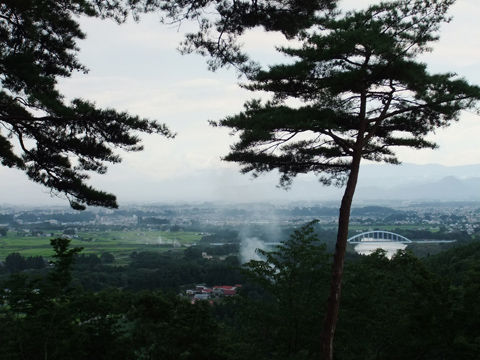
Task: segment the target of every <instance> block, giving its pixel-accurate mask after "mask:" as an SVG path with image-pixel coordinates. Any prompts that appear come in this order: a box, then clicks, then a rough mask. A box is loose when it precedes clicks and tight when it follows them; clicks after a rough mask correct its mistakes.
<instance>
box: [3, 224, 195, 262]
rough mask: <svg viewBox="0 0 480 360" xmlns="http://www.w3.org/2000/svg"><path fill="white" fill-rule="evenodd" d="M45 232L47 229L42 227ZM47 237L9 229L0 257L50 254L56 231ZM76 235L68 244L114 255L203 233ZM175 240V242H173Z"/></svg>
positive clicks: (183, 242) (170, 245)
mask: <svg viewBox="0 0 480 360" xmlns="http://www.w3.org/2000/svg"><path fill="white" fill-rule="evenodd" d="M45 232H46V233H48V231H45ZM51 233H52V234H53V235H52V236H49V237H36V236H22V235H18V234H16V233H15V232H8V233H7V236H5V237H1V238H0V260H4V259H5V257H6V256H7V255H8V254H10V253H12V252H18V253H20V254H22V255H23V256H26V257H27V256H33V255H41V256H43V257H46V258H49V257H50V256H51V255H52V254H53V252H52V248H51V246H50V239H52V238H55V237H60V236H61V235H62V234H61V233H59V232H58V231H56V232H55V231H52V232H51ZM77 236H78V238H72V242H71V246H72V247H73V246H79V247H80V246H81V247H83V248H84V249H83V251H82V253H85V254H90V253H93V254H97V255H100V254H101V253H103V252H105V251H108V252H110V253H113V254H114V255H115V257H116V258H121V257H128V255H130V253H131V252H132V251H137V252H139V251H147V250H149V251H166V250H173V249H178V248H185V246H189V245H192V244H194V243H197V242H199V241H200V239H201V238H202V236H203V235H201V234H197V233H194V232H166V231H145V232H141V231H107V232H99V231H87V232H79V233H78V234H77ZM174 244H175V245H174Z"/></svg>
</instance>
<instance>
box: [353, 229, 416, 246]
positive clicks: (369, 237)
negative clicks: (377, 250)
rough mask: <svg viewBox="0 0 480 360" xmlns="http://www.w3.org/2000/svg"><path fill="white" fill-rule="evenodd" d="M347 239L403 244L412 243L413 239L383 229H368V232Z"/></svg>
mask: <svg viewBox="0 0 480 360" xmlns="http://www.w3.org/2000/svg"><path fill="white" fill-rule="evenodd" d="M347 241H348V242H349V243H350V244H360V243H376V242H393V243H403V244H410V243H412V240H410V239H407V238H406V237H405V236H402V235H398V234H395V233H393V232H390V231H383V230H374V231H367V232H364V233H361V234H358V235H355V236H352V237H351V238H350V239H348V240H347Z"/></svg>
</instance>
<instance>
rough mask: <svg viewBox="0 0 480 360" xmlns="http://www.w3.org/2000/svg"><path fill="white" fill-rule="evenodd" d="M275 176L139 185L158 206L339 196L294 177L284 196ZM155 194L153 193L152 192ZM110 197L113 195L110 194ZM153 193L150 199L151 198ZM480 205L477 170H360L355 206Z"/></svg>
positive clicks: (212, 174) (229, 172) (226, 173)
mask: <svg viewBox="0 0 480 360" xmlns="http://www.w3.org/2000/svg"><path fill="white" fill-rule="evenodd" d="M277 185H278V176H277V175H275V174H267V175H265V176H260V177H259V178H257V179H253V180H252V179H251V177H250V176H249V175H242V174H239V173H238V171H235V170H234V169H214V170H209V171H207V170H204V171H198V172H196V173H195V175H194V176H190V177H188V178H179V179H175V180H167V181H161V182H157V183H155V184H143V185H141V186H140V187H138V188H141V189H142V190H143V191H147V192H149V194H150V197H149V198H150V199H153V198H157V199H158V201H159V202H161V201H175V202H179V201H222V202H258V201H266V202H292V201H315V202H326V201H338V200H340V198H341V196H342V194H343V190H342V189H339V188H336V187H333V186H332V187H325V186H323V185H322V184H320V183H319V182H318V180H317V179H316V178H315V177H314V176H313V175H303V176H299V177H298V178H297V179H295V180H294V182H293V186H292V188H291V189H290V190H287V191H286V190H284V189H279V188H278V187H277ZM154 189H155V190H154ZM112 190H113V191H115V190H114V189H112ZM154 193H156V195H155V196H152V194H154ZM391 200H398V201H402V200H403V201H421V200H422V201H432V200H439V201H453V200H461V201H471V200H480V164H475V165H465V166H443V165H438V164H428V165H415V164H402V165H388V164H365V165H363V166H362V168H361V172H360V179H359V183H358V187H357V192H356V195H355V201H356V202H360V201H361V202H375V201H391Z"/></svg>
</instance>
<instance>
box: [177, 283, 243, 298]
mask: <svg viewBox="0 0 480 360" xmlns="http://www.w3.org/2000/svg"><path fill="white" fill-rule="evenodd" d="M241 286H242V285H235V286H229V285H219V286H213V287H207V286H205V285H196V286H195V289H188V290H186V291H185V293H186V294H187V296H189V297H191V298H192V302H195V301H198V300H210V299H213V298H217V297H225V296H235V295H237V290H238V289H239V288H240V287H241Z"/></svg>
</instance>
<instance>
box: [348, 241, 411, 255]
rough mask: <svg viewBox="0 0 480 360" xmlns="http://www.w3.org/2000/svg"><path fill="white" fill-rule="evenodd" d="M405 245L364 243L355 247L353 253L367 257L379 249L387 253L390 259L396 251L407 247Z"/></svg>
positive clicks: (396, 243)
mask: <svg viewBox="0 0 480 360" xmlns="http://www.w3.org/2000/svg"><path fill="white" fill-rule="evenodd" d="M407 246H408V245H407V244H403V243H398V242H388V241H386V242H372V243H369V242H368V241H367V242H365V243H361V244H358V245H355V251H356V252H357V253H359V254H362V255H368V254H370V253H372V252H374V251H375V250H376V249H378V248H380V249H383V250H385V251H386V252H387V257H388V258H389V259H390V258H391V257H392V256H393V255H394V254H395V253H396V252H397V250H403V249H405V248H406V247H407Z"/></svg>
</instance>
